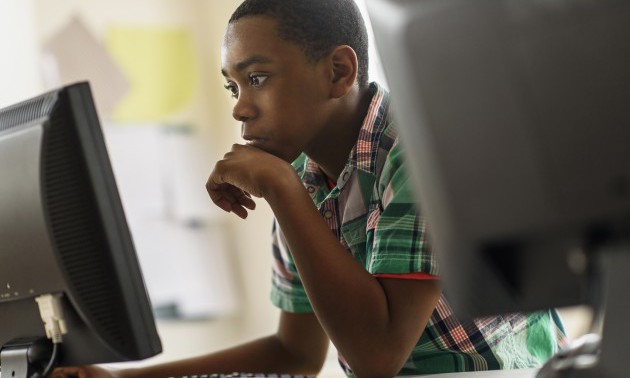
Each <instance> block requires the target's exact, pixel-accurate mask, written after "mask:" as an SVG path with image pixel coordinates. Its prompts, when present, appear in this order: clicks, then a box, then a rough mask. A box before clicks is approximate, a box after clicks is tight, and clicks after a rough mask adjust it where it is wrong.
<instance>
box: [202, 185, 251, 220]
mask: <svg viewBox="0 0 630 378" xmlns="http://www.w3.org/2000/svg"><path fill="white" fill-rule="evenodd" d="M206 188H207V190H208V194H209V195H210V198H211V199H212V202H214V203H215V205H217V206H218V207H219V208H221V209H222V210H223V211H226V212H228V213H234V214H236V215H237V216H239V217H240V218H242V219H245V218H247V214H248V212H247V209H249V210H254V209H255V208H256V203H255V202H254V200H252V198H251V196H250V194H249V193H247V192H244V191H243V190H241V189H239V188H237V187H235V186H233V185H230V184H220V185H216V186H215V185H211V183H210V182H209V183H208V184H207V185H206Z"/></svg>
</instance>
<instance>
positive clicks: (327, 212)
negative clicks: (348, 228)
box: [324, 210, 332, 219]
mask: <svg viewBox="0 0 630 378" xmlns="http://www.w3.org/2000/svg"><path fill="white" fill-rule="evenodd" d="M324 218H326V219H330V218H332V211H330V210H326V211H325V212H324Z"/></svg>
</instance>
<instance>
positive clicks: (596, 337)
mask: <svg viewBox="0 0 630 378" xmlns="http://www.w3.org/2000/svg"><path fill="white" fill-rule="evenodd" d="M595 257H597V258H598V259H599V271H600V272H601V273H600V275H599V276H600V277H599V279H600V280H601V288H600V295H601V298H599V300H597V301H596V304H597V307H599V308H597V307H596V309H597V311H598V312H597V313H596V316H595V319H594V324H593V327H592V328H593V329H592V331H593V333H590V334H587V335H584V336H583V337H582V338H579V339H577V340H576V341H577V345H576V343H574V345H573V346H572V348H571V349H569V350H566V351H561V352H560V353H558V354H557V355H556V356H554V357H552V358H551V359H550V360H549V361H548V362H547V363H546V364H545V366H543V368H542V369H541V370H540V371H539V372H538V375H537V376H536V377H537V378H625V377H628V376H629V373H630V364H628V357H626V352H627V350H628V347H627V346H628V342H629V340H630V324H629V321H630V295H629V289H630V241H625V242H623V243H618V244H613V245H609V246H606V247H605V248H601V249H599V250H598V251H597V252H596V256H595Z"/></svg>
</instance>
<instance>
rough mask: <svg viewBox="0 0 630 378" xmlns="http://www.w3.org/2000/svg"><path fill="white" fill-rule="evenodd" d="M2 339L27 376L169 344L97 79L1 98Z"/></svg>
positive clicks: (6, 367)
mask: <svg viewBox="0 0 630 378" xmlns="http://www.w3.org/2000/svg"><path fill="white" fill-rule="evenodd" d="M45 324H47V326H46V327H45ZM50 338H54V339H55V343H53V342H52V341H51V339H50ZM0 346H1V348H2V351H1V361H0V363H1V366H0V367H1V369H2V376H3V377H4V376H7V377H16V378H22V377H31V376H37V375H34V374H40V375H42V374H44V373H45V371H46V370H50V369H51V368H52V367H54V366H58V365H83V364H92V363H104V362H115V361H128V360H138V359H143V358H147V357H150V356H153V355H155V354H157V353H159V352H160V351H161V344H160V340H159V337H158V334H157V331H156V328H155V323H154V319H153V314H152V312H151V307H150V303H149V299H148V297H147V293H146V290H145V287H144V284H143V278H142V275H141V271H140V267H139V265H138V260H137V258H136V255H135V251H134V246H133V243H132V239H131V236H130V233H129V230H128V228H127V224H126V221H125V216H124V213H123V209H122V206H121V203H120V199H119V196H118V192H117V189H116V183H115V181H114V176H113V174H112V169H111V166H110V163H109V159H108V156H107V151H106V149H105V144H104V141H103V135H102V132H101V129H100V125H99V120H98V117H97V114H96V111H95V109H94V103H93V100H92V95H91V92H90V88H89V85H88V84H87V83H78V84H75V85H70V86H66V87H63V88H60V89H58V90H54V91H52V92H49V93H46V94H43V95H41V96H39V97H36V98H33V99H30V100H27V101H24V102H21V103H19V104H16V105H13V106H9V107H7V108H4V109H1V110H0Z"/></svg>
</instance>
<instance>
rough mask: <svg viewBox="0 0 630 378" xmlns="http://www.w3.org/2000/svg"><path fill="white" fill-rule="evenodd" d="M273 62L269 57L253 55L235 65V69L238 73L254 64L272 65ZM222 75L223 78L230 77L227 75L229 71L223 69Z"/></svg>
mask: <svg viewBox="0 0 630 378" xmlns="http://www.w3.org/2000/svg"><path fill="white" fill-rule="evenodd" d="M272 61H273V60H272V59H271V58H269V57H266V56H264V55H252V56H250V57H249V58H247V59H245V60H243V61H240V62H238V63H236V64H235V65H234V69H235V70H236V71H237V72H242V71H243V70H244V69H246V68H247V67H249V66H251V65H252V64H256V63H258V64H264V63H271V62H272ZM221 74H223V76H228V75H227V71H226V70H225V69H224V68H222V69H221Z"/></svg>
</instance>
